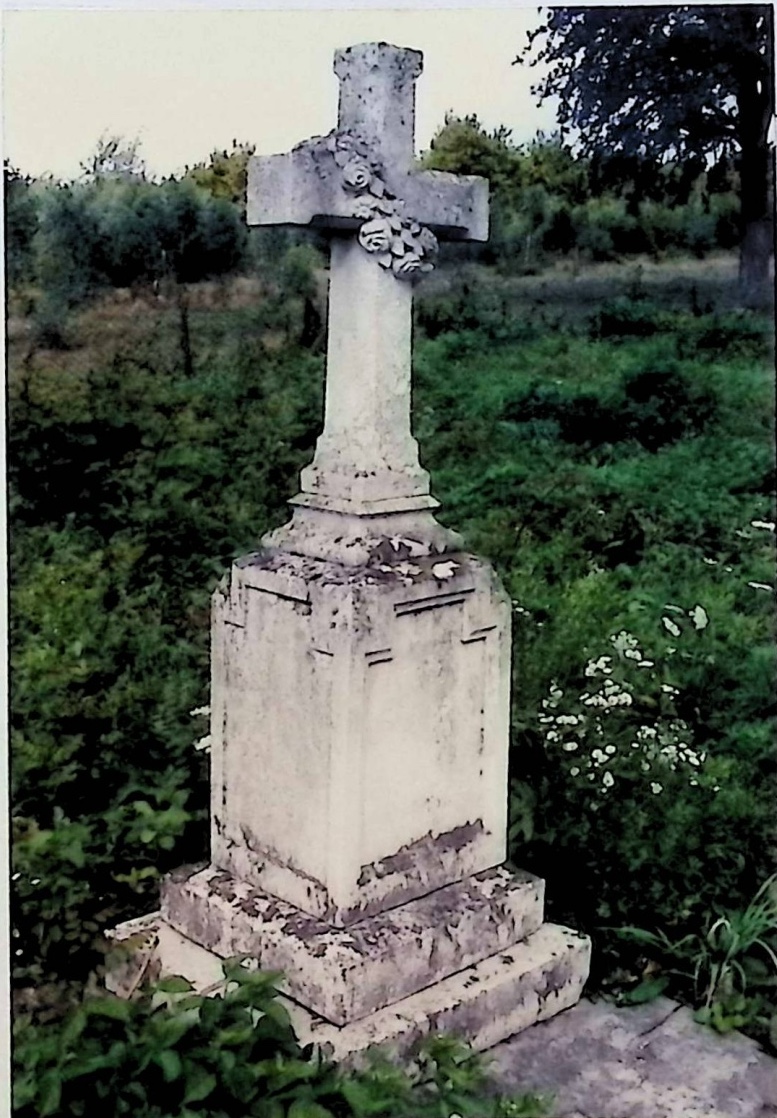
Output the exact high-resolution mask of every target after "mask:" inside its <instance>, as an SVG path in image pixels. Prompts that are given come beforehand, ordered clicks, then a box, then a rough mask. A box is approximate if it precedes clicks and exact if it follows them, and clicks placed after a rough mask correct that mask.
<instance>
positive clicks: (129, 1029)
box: [14, 962, 548, 1118]
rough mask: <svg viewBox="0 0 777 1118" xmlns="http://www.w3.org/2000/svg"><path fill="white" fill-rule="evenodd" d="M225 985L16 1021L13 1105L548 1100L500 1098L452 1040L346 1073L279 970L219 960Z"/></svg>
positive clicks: (227, 1106) (541, 1107)
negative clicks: (315, 1034) (406, 1064)
mask: <svg viewBox="0 0 777 1118" xmlns="http://www.w3.org/2000/svg"><path fill="white" fill-rule="evenodd" d="M224 974H225V978H226V979H227V983H226V988H225V991H224V993H223V995H220V996H216V997H206V996H204V995H198V994H195V993H193V992H192V989H191V987H190V985H189V983H187V982H186V980H185V979H182V978H176V977H173V978H166V979H162V980H161V981H160V982H158V983H157V984H156V987H155V989H154V991H153V993H152V992H150V991H144V992H143V993H142V994H141V996H140V997H139V998H137V999H135V1000H133V1001H123V1000H121V999H119V998H107V997H105V996H103V997H94V998H90V999H88V1000H87V1001H85V1002H84V1003H83V1004H82V1005H80V1006H78V1007H77V1008H76V1009H74V1010H73V1011H72V1012H71V1013H70V1015H69V1016H68V1018H67V1019H66V1020H65V1021H64V1022H63V1023H62V1024H61V1025H58V1026H57V1027H56V1028H51V1027H47V1028H44V1027H40V1026H39V1027H37V1028H30V1027H26V1028H24V1029H21V1030H20V1031H19V1039H18V1048H17V1065H18V1067H19V1074H18V1075H17V1078H16V1081H15V1090H14V1113H16V1114H17V1115H19V1118H33V1116H38V1115H40V1116H50V1118H55V1116H60V1115H61V1116H62V1118H65V1116H67V1118H71V1116H74V1118H75V1116H80V1115H83V1116H88V1115H91V1114H94V1113H95V1112H97V1111H99V1110H101V1109H102V1108H104V1107H105V1106H106V1105H109V1106H110V1112H111V1114H115V1115H117V1116H118V1115H123V1114H127V1115H132V1116H133V1118H190V1116H194V1115H199V1116H200V1118H205V1116H213V1118H221V1116H224V1115H233V1114H234V1115H241V1116H250V1118H284V1116H286V1118H368V1116H370V1115H372V1116H375V1118H381V1116H385V1118H449V1115H451V1114H453V1113H458V1114H459V1115H460V1116H461V1118H543V1116H544V1115H546V1114H547V1113H548V1110H547V1106H546V1100H544V1099H543V1098H541V1097H539V1096H530V1095H525V1096H522V1097H521V1098H517V1099H508V1098H499V1097H496V1096H494V1095H493V1093H492V1092H489V1090H488V1084H487V1080H486V1074H485V1068H484V1065H483V1062H482V1061H481V1060H478V1059H475V1058H473V1056H472V1054H471V1053H470V1052H468V1051H467V1049H466V1048H465V1046H463V1045H462V1044H460V1043H458V1042H456V1041H455V1040H453V1039H447V1038H443V1037H437V1038H433V1039H432V1040H430V1041H428V1042H427V1043H426V1044H424V1045H422V1046H421V1048H420V1049H419V1051H418V1052H417V1053H416V1055H415V1057H414V1061H413V1063H412V1065H411V1067H410V1069H409V1070H402V1069H400V1068H398V1067H395V1066H393V1065H392V1064H390V1063H388V1062H381V1061H379V1060H373V1061H372V1063H371V1064H370V1065H368V1066H367V1068H366V1070H364V1071H361V1072H351V1073H350V1074H348V1075H346V1074H344V1073H342V1072H341V1071H339V1070H338V1069H337V1068H336V1067H335V1066H334V1065H333V1064H332V1063H331V1062H329V1061H327V1060H325V1059H323V1058H322V1056H321V1054H320V1053H319V1052H318V1051H316V1050H314V1048H313V1046H312V1045H309V1046H307V1047H305V1048H301V1047H300V1045H299V1043H298V1042H297V1040H296V1037H295V1035H294V1031H293V1029H292V1026H291V1022H290V1020H289V1015H288V1013H287V1011H286V1009H285V1007H284V1005H283V1003H282V1002H280V1001H278V998H277V991H276V988H275V986H274V985H273V980H274V978H276V977H277V976H273V975H271V974H265V973H262V972H260V971H249V970H247V969H246V968H245V967H243V966H241V965H240V963H238V962H233V963H226V964H225V965H224Z"/></svg>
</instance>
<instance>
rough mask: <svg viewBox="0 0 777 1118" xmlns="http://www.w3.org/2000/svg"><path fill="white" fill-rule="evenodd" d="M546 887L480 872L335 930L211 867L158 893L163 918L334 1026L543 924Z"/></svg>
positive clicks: (523, 876) (175, 879)
mask: <svg viewBox="0 0 777 1118" xmlns="http://www.w3.org/2000/svg"><path fill="white" fill-rule="evenodd" d="M543 892H544V882H543V881H542V880H540V878H537V877H533V876H532V875H531V874H528V873H519V874H512V873H508V872H507V871H506V870H504V869H493V870H486V871H484V872H483V873H479V874H476V875H474V876H472V877H469V878H466V879H465V880H464V881H460V882H457V883H455V884H453V885H448V886H446V887H445V888H443V889H437V890H435V891H434V892H433V893H428V894H427V895H426V896H425V897H418V898H416V899H415V900H413V901H409V902H408V903H407V904H404V905H399V906H398V907H397V908H392V909H389V910H387V911H386V912H382V913H377V914H376V915H374V916H370V917H366V918H364V919H363V920H360V921H359V922H358V923H356V924H351V925H349V926H348V927H347V928H335V927H331V926H330V925H329V924H326V923H324V921H323V920H319V919H317V918H316V917H314V916H311V915H309V914H308V913H305V912H301V911H300V909H298V908H296V907H295V906H294V905H291V904H288V903H287V902H284V901H282V900H279V899H278V898H277V897H273V896H270V894H268V893H265V892H263V891H262V890H260V889H257V888H256V887H254V886H252V885H250V884H249V883H248V882H245V881H239V880H238V879H236V878H234V877H232V876H231V875H230V874H228V873H223V872H221V871H219V870H218V869H216V868H214V867H209V868H207V869H202V870H198V871H195V872H194V873H192V872H191V870H187V869H185V868H184V869H182V870H181V871H179V872H178V873H176V874H173V875H171V876H170V877H168V878H167V879H166V881H165V882H164V884H163V886H162V905H161V912H162V918H163V919H164V920H165V921H166V923H168V924H169V925H170V926H171V927H172V928H175V929H176V931H179V932H180V933H181V934H182V935H184V936H186V937H187V938H188V939H191V940H194V942H195V943H198V944H200V945H201V946H202V947H205V948H206V949H207V950H209V951H212V952H213V953H214V954H215V955H218V956H219V957H220V958H222V959H228V958H231V957H233V956H235V955H247V956H248V957H250V958H251V959H252V960H255V962H256V965H257V966H258V967H261V968H262V969H263V970H278V971H283V972H284V974H285V975H286V979H287V987H286V988H287V990H288V993H289V996H290V997H292V998H294V999H295V1000H297V1001H299V1002H300V1003H301V1004H303V1005H305V1006H307V1007H308V1008H309V1009H310V1010H311V1011H312V1012H313V1013H315V1014H318V1015H320V1016H321V1017H323V1018H324V1019H325V1020H327V1021H331V1022H332V1023H333V1024H335V1025H345V1024H347V1023H350V1022H352V1021H356V1020H359V1019H360V1018H362V1017H366V1016H367V1015H368V1014H370V1013H374V1012H375V1011H376V1010H378V1009H381V1008H382V1007H383V1006H386V1005H392V1004H393V1003H394V1002H398V1001H399V1000H400V999H401V998H404V997H407V996H409V995H410V994H415V993H417V992H418V991H419V990H422V989H424V988H425V987H427V986H429V985H431V984H432V983H433V982H438V981H440V980H441V979H443V978H447V977H448V975H450V974H456V973H457V972H458V971H461V970H463V969H464V968H465V967H469V966H471V965H472V964H473V963H477V962H480V960H481V959H485V958H487V957H488V956H489V955H495V954H496V953H497V952H498V951H501V950H503V949H505V948H507V947H510V946H511V945H512V944H515V943H518V942H520V941H521V940H524V939H526V937H527V936H529V935H531V934H532V932H536V931H537V929H538V928H539V927H540V925H541V924H542V914H543Z"/></svg>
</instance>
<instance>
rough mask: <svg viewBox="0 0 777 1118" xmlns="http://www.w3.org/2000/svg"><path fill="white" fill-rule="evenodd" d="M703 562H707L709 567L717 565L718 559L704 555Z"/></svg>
mask: <svg viewBox="0 0 777 1118" xmlns="http://www.w3.org/2000/svg"><path fill="white" fill-rule="evenodd" d="M702 563H706V564H707V566H708V567H717V565H718V560H717V559H708V558H707V556H706V555H704V556H703V557H702Z"/></svg>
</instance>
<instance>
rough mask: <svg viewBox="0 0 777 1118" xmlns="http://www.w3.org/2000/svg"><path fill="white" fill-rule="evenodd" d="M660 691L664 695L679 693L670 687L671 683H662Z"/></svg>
mask: <svg viewBox="0 0 777 1118" xmlns="http://www.w3.org/2000/svg"><path fill="white" fill-rule="evenodd" d="M661 690H662V691H663V692H664V694H665V695H679V694H680V692H679V690H678V689H677V688H676V687H672V685H671V683H662V684H661Z"/></svg>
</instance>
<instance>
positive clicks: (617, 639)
mask: <svg viewBox="0 0 777 1118" xmlns="http://www.w3.org/2000/svg"><path fill="white" fill-rule="evenodd" d="M610 642H611V644H613V645H614V646H615V649H616V650H617V651H618V652H625V650H626V649H627V648H637V647H638V646H639V641H638V640H637V638H636V637H635V636H634V634H633V633H627V632H626V630H625V629H621V631H620V632H619V633H616V634H615V636H614V637H610Z"/></svg>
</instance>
